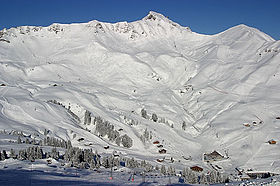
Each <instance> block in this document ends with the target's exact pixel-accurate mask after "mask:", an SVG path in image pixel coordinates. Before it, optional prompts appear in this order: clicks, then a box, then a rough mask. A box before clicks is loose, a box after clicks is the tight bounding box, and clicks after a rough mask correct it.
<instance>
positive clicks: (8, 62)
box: [0, 12, 280, 172]
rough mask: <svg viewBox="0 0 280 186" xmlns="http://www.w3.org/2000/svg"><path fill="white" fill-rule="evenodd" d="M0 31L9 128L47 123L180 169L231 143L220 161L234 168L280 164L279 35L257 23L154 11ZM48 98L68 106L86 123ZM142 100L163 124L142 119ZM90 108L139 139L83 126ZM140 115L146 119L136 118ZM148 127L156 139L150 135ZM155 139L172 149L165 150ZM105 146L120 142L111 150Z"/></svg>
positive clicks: (68, 135) (37, 129)
mask: <svg viewBox="0 0 280 186" xmlns="http://www.w3.org/2000/svg"><path fill="white" fill-rule="evenodd" d="M0 39H1V41H0V73H1V76H0V83H3V84H5V85H6V86H2V87H0V95H1V98H0V107H1V114H0V118H1V119H0V127H1V129H6V130H20V131H25V132H28V133H40V134H42V133H43V131H44V129H45V128H46V129H49V130H50V131H51V134H52V135H54V136H57V137H61V138H63V139H65V140H66V139H70V140H72V142H73V143H74V145H78V146H83V145H84V144H83V143H89V142H92V143H93V144H94V145H93V146H92V148H93V149H98V150H99V151H101V152H104V153H111V152H112V151H113V150H117V151H122V152H125V153H127V154H128V155H133V156H135V157H137V158H142V159H148V160H150V161H154V160H155V159H157V158H158V157H164V156H167V157H168V156H171V157H174V159H175V160H176V162H175V165H176V166H178V167H180V166H182V165H192V164H195V163H197V164H202V166H208V165H207V164H203V163H202V158H201V157H202V154H203V153H206V152H211V151H213V150H218V151H219V152H221V153H222V154H224V152H225V151H226V152H228V155H229V157H230V159H228V160H225V161H223V162H220V164H221V166H222V167H223V168H224V170H226V171H227V170H229V171H230V170H234V168H235V167H239V166H243V167H245V168H254V169H259V170H271V171H278V172H279V171H280V170H279V166H277V165H279V158H278V157H277V154H279V148H278V147H279V144H276V145H275V146H271V145H269V144H267V143H266V142H267V141H268V140H270V139H275V140H280V139H279V132H280V131H279V126H280V122H279V121H277V120H276V119H275V118H276V117H277V116H278V110H279V104H278V102H279V101H278V99H277V96H278V90H279V89H280V87H279V85H278V83H277V82H279V79H280V78H279V65H278V61H279V51H280V49H279V46H280V43H279V41H274V40H273V39H272V38H271V37H270V36H268V35H266V34H264V33H262V32H260V31H259V30H257V29H255V28H250V27H248V26H245V25H239V26H236V27H233V28H230V29H229V30H226V31H224V32H222V33H220V34H217V35H201V34H197V33H194V32H192V31H191V30H190V28H188V27H182V26H180V25H178V24H177V23H174V22H173V21H171V20H169V19H168V18H166V17H164V16H163V15H161V14H158V13H156V12H150V13H149V14H148V15H147V16H146V17H144V18H143V19H142V20H139V21H136V22H131V23H127V22H120V23H114V24H111V23H103V22H99V21H91V22H89V23H82V24H69V25H65V24H53V25H50V26H48V27H32V26H23V27H18V28H11V29H8V30H2V31H1V34H0ZM49 100H57V101H59V102H61V103H62V104H63V105H65V107H66V108H68V106H70V110H71V112H73V113H75V115H77V116H78V117H79V118H80V120H81V122H79V121H78V120H77V119H75V118H73V116H72V115H71V114H69V112H68V111H67V109H64V108H63V107H61V106H60V105H57V104H53V103H51V102H49ZM143 108H144V109H145V110H146V111H147V112H148V115H149V117H151V116H152V114H153V113H156V114H157V116H158V117H159V118H160V120H161V122H153V121H152V120H151V119H149V120H147V119H144V118H143V117H141V109H143ZM85 110H88V111H90V112H91V113H92V117H95V116H101V117H102V118H104V119H106V120H108V121H109V122H110V123H112V124H113V125H114V126H115V129H122V131H121V134H127V135H128V136H130V137H131V138H132V139H133V146H132V147H131V148H130V149H127V148H124V147H122V146H120V147H119V146H117V145H116V144H115V143H113V142H110V141H109V140H108V139H107V138H106V137H105V138H101V137H98V136H96V135H95V134H93V133H90V132H88V131H86V130H85V129H86V128H88V129H90V130H92V131H94V130H95V125H93V124H92V125H89V126H85V125H84V124H83V120H84V112H85ZM132 119H133V120H134V121H137V123H138V125H130V121H131V120H132ZM167 121H168V122H167ZM183 121H185V123H186V129H185V130H182V123H183ZM254 121H255V125H253V122H254ZM244 123H250V124H251V126H250V127H245V126H244V125H243V124H244ZM146 128H147V130H148V131H151V134H152V139H151V140H149V141H147V142H146V143H143V142H142V141H141V138H140V136H141V135H142V134H143V133H144V131H145V129H146ZM73 131H74V133H76V134H77V136H78V137H84V138H85V142H83V143H80V142H78V141H77V138H78V137H77V138H73ZM154 140H159V141H160V142H161V143H162V144H163V146H164V148H165V149H166V150H167V155H160V154H159V153H158V148H157V147H156V146H154V145H153V144H152V142H153V141H154ZM107 144H110V146H111V147H112V149H110V150H104V149H103V146H105V145H107ZM267 152H271V153H269V154H268V153H267ZM182 156H184V157H188V156H191V157H192V161H186V160H184V159H183V158H182ZM177 160H181V162H178V161H177ZM260 160H261V161H260Z"/></svg>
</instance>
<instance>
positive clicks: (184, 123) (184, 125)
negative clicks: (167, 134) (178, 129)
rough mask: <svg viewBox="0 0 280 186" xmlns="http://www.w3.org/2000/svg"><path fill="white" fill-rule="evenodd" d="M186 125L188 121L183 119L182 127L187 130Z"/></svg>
mask: <svg viewBox="0 0 280 186" xmlns="http://www.w3.org/2000/svg"><path fill="white" fill-rule="evenodd" d="M186 127H187V125H186V122H185V121H183V123H182V129H183V130H186Z"/></svg>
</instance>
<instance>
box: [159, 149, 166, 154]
mask: <svg viewBox="0 0 280 186" xmlns="http://www.w3.org/2000/svg"><path fill="white" fill-rule="evenodd" d="M158 152H159V153H160V154H165V153H166V150H165V149H161V150H159V151H158Z"/></svg>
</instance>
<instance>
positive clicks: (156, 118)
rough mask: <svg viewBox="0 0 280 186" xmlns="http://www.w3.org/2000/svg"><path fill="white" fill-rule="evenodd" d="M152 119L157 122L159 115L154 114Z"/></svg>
mask: <svg viewBox="0 0 280 186" xmlns="http://www.w3.org/2000/svg"><path fill="white" fill-rule="evenodd" d="M152 120H153V121H154V122H157V120H158V117H157V115H156V114H155V113H153V114H152Z"/></svg>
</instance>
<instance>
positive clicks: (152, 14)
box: [143, 11, 168, 21]
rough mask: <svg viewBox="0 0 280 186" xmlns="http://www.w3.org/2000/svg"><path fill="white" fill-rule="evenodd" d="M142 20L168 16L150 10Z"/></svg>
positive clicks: (161, 18)
mask: <svg viewBox="0 0 280 186" xmlns="http://www.w3.org/2000/svg"><path fill="white" fill-rule="evenodd" d="M143 19H144V20H154V21H155V20H166V19H167V20H168V18H166V17H165V16H164V15H162V14H160V13H157V12H154V11H150V12H149V14H148V15H147V16H145V17H144V18H143Z"/></svg>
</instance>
